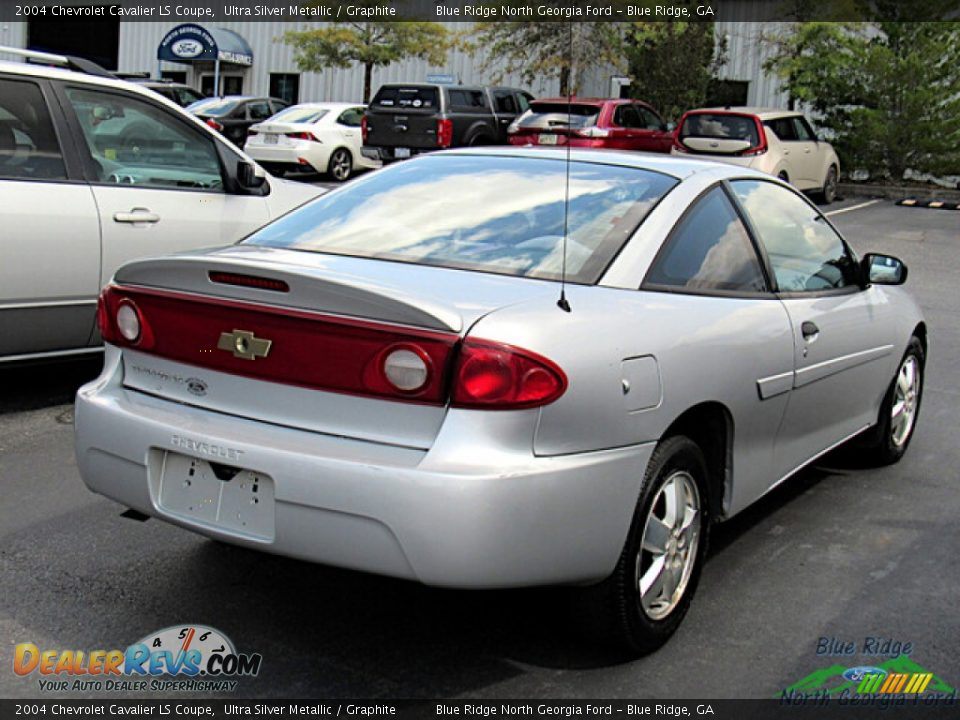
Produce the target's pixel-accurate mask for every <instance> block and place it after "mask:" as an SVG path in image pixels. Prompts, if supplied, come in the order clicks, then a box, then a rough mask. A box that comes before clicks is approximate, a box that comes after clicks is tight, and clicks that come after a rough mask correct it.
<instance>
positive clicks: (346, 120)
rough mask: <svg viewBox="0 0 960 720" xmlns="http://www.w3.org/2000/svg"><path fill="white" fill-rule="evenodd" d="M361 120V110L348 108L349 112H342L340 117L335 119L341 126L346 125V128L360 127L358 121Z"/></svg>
mask: <svg viewBox="0 0 960 720" xmlns="http://www.w3.org/2000/svg"><path fill="white" fill-rule="evenodd" d="M362 119H363V108H359V107H356V108H350V109H349V110H344V111H343V112H342V113H341V114H340V117H338V118H337V122H338V123H340V124H341V125H346V126H347V127H360V121H361V120H362Z"/></svg>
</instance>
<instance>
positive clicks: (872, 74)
mask: <svg viewBox="0 0 960 720" xmlns="http://www.w3.org/2000/svg"><path fill="white" fill-rule="evenodd" d="M880 4H881V5H882V4H883V3H880ZM888 4H889V5H890V8H889V9H890V12H891V14H893V13H899V12H900V11H901V10H902V7H901V6H900V4H899V3H897V2H890V3H888ZM881 9H882V8H881ZM775 47H776V50H775V53H774V54H773V56H772V57H771V59H770V60H769V61H768V63H767V69H768V70H772V71H773V72H776V73H777V74H778V75H779V76H780V78H781V79H782V81H783V82H784V86H785V88H786V89H787V91H788V92H789V93H790V95H791V97H793V98H796V99H797V100H798V101H800V102H803V103H806V104H807V105H809V106H810V107H811V108H812V109H813V110H814V111H815V112H816V113H817V114H819V116H820V118H821V124H823V125H825V126H826V127H828V128H830V129H831V130H832V131H833V133H835V137H834V144H835V145H836V147H837V151H838V153H839V154H840V156H841V159H842V160H843V161H844V163H845V164H846V165H847V167H849V168H851V169H865V170H868V171H869V172H870V173H871V174H872V175H874V176H877V175H879V176H881V177H884V176H885V177H890V178H892V179H893V180H896V181H899V180H901V179H902V178H903V174H904V172H905V171H906V170H907V169H913V170H918V171H923V172H931V173H935V174H940V173H942V174H954V173H958V174H960V25H958V24H957V23H951V22H899V21H881V22H873V23H843V24H841V23H822V22H815V23H798V24H797V25H796V26H795V27H794V29H793V32H792V33H791V34H790V35H788V36H785V37H782V38H781V39H780V41H779V42H778V44H777V45H776V46H775Z"/></svg>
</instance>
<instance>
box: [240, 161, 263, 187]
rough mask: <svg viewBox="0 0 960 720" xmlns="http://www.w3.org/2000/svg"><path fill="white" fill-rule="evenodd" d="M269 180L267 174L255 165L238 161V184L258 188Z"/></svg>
mask: <svg viewBox="0 0 960 720" xmlns="http://www.w3.org/2000/svg"><path fill="white" fill-rule="evenodd" d="M266 181H267V178H266V175H264V174H263V171H262V170H260V168H258V167H257V166H255V165H251V164H250V163H248V162H238V163H237V184H238V185H240V187H242V188H245V189H247V190H256V189H257V188H259V187H262V186H263V184H264V183H265V182H266Z"/></svg>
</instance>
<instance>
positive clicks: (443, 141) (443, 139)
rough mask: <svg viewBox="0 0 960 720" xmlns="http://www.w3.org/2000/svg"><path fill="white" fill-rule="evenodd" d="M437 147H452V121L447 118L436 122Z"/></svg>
mask: <svg viewBox="0 0 960 720" xmlns="http://www.w3.org/2000/svg"><path fill="white" fill-rule="evenodd" d="M437 145H439V146H440V147H450V146H451V145H453V120H450V119H449V118H447V119H443V120H437Z"/></svg>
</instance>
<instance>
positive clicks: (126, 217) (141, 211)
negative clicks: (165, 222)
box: [113, 207, 160, 223]
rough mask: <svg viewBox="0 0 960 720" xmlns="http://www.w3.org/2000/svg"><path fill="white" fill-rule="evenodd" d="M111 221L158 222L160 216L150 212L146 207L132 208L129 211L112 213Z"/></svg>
mask: <svg viewBox="0 0 960 720" xmlns="http://www.w3.org/2000/svg"><path fill="white" fill-rule="evenodd" d="M113 221H114V222H118V223H156V222H160V216H159V215H157V214H156V213H153V212H150V211H149V210H148V209H147V208H140V207H138V208H133V209H132V210H130V212H118V213H114V214H113Z"/></svg>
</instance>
